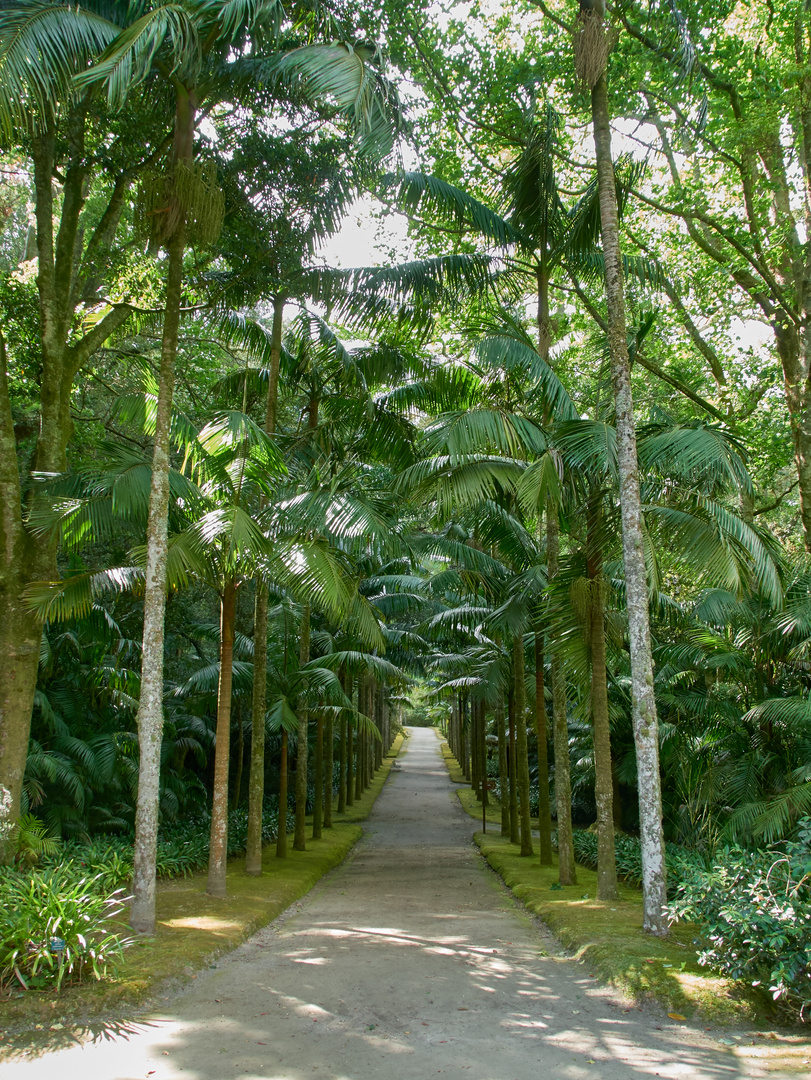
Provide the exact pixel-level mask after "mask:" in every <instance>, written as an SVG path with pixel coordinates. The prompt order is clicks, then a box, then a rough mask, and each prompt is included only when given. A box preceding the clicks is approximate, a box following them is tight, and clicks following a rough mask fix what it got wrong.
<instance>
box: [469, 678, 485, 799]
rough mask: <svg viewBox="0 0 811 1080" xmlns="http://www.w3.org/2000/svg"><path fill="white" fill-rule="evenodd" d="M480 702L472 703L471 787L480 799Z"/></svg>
mask: <svg viewBox="0 0 811 1080" xmlns="http://www.w3.org/2000/svg"><path fill="white" fill-rule="evenodd" d="M479 758H480V753H479V704H478V702H477V701H475V700H474V701H471V703H470V787H471V790H472V791H473V792H474V794H475V795H476V798H477V799H478V800H481V797H482V789H481V777H480V776H479Z"/></svg>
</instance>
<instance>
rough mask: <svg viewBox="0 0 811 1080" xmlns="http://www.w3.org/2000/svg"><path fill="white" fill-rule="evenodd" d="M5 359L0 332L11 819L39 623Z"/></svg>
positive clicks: (1, 706)
mask: <svg viewBox="0 0 811 1080" xmlns="http://www.w3.org/2000/svg"><path fill="white" fill-rule="evenodd" d="M6 363H7V357H6V348H5V341H4V339H3V336H2V333H0V611H2V613H3V618H2V620H0V664H2V667H0V783H1V784H2V785H3V786H4V787H5V788H6V790H7V791H8V792H9V793H10V795H11V808H12V817H13V818H14V819H16V818H18V817H19V814H20V801H21V795H22V786H23V776H24V773H25V763H26V758H27V755H28V737H29V733H30V730H31V711H32V708H33V702H34V691H35V688H36V683H37V668H38V665H39V645H40V641H41V638H42V626H41V624H40V622H39V620H38V619H36V618H35V617H34V616H33V615H32V614H31V613H30V612H28V611H26V609H25V605H24V604H23V601H22V592H23V589H24V588H25V585H26V584H27V581H26V577H27V574H26V564H27V562H28V557H29V554H30V551H29V549H30V543H29V538H28V536H27V534H26V532H25V529H24V528H23V525H22V495H21V491H20V475H19V469H18V464H17V444H16V439H15V437H14V420H13V418H12V414H11V400H10V398H9V393H8V377H7V373H6ZM0 854H2V853H0Z"/></svg>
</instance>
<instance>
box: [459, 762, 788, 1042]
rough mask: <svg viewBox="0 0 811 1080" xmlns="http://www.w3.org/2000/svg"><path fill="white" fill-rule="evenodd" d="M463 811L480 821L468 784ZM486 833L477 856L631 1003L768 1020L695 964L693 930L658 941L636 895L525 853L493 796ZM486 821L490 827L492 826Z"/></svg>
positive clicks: (720, 1017) (746, 994) (748, 999)
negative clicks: (564, 875) (567, 881)
mask: <svg viewBox="0 0 811 1080" xmlns="http://www.w3.org/2000/svg"><path fill="white" fill-rule="evenodd" d="M442 753H443V756H444V758H445V761H446V762H447V763H448V771H449V773H450V777H451V780H454V781H456V782H463V777H462V774H461V769H460V768H459V765H458V763H457V761H456V759H455V758H454V757H453V755H452V754H451V752H450V750H449V749H448V746H447V743H443V745H442ZM456 794H457V797H458V798H459V802H460V803H461V805H462V807H463V809H464V810H465V811H466V812H467V813H468V814H470V816H471V817H473V818H476V819H477V820H478V821H479V822H480V821H481V804H480V803H479V802H478V800H477V799H476V796H475V794H474V792H473V791H471V790H470V788H459V789H457V792H456ZM487 823H488V831H487V833H486V834H484V833H482V832H477V833H476V834H475V836H474V839H475V841H476V843H477V844H478V846H479V848H480V850H481V852H482V855H483V856H484V858H485V859H486V860H487V862H488V863H489V864H490V866H491V867H492V868H493V869H494V870H495V871H496V873H497V874H498V875H499V876H500V877H501V878H502V880H503V881H504V883H505V884H506V885H507V886H508V888H509V889H510V890H511V892H512V893H513V894H514V895H515V896H516V897H517V898H518V899H519V900H520V901H521V902H522V903H523V904H524V905H525V906H526V907H527V908H528V909H529V910H530V911H531V912H532V913H533V914H535V915H537V916H539V917H540V918H541V919H542V920H543V921H544V922H545V923H546V925H547V926H548V927H549V928H550V930H552V931H553V933H554V934H555V935H556V936H557V937H558V938H559V939H560V941H561V943H562V944H563V946H564V947H565V948H566V949H567V950H569V951H570V952H572V953H574V955H575V957H576V958H577V959H578V960H580V961H582V962H583V963H584V964H585V965H586V966H587V967H588V968H589V970H591V971H592V972H593V973H594V974H595V975H597V976H599V978H601V979H602V980H603V981H604V982H606V983H608V984H610V985H611V986H614V987H616V988H617V989H618V990H619V991H621V992H622V993H623V994H624V995H626V996H627V997H628V998H630V999H633V1000H634V1001H636V1002H639V1003H641V1002H643V1001H654V1002H656V1003H657V1004H659V1005H661V1006H662V1007H664V1008H665V1009H666V1011H667V1012H669V1013H672V1014H675V1015H677V1016H680V1017H685V1018H687V1019H700V1020H701V1021H704V1022H709V1023H714V1024H724V1025H727V1024H746V1025H753V1024H758V1023H766V1024H768V1023H774V1016H773V1014H771V1013H770V1012H769V1000H768V998H766V997H765V995H761V994H758V993H757V992H756V991H754V990H752V989H750V988H749V987H746V986H744V985H742V984H739V983H735V982H733V981H732V980H729V979H725V978H722V977H721V976H719V975H715V974H713V973H712V972H711V971H708V970H707V969H706V968H702V967H700V966H699V965H698V962H697V959H696V951H695V948H694V947H693V936H694V931H693V930H691V928H690V927H689V926H688V925H682V924H679V925H677V926H675V927H673V929H672V930H671V933H670V935H669V936H668V937H667V938H665V939H664V940H662V939H659V938H655V937H652V936H651V935H650V934H646V933H645V932H644V931H643V929H642V894H641V892H640V890H639V889H637V888H634V887H632V886H629V885H622V884H621V885H620V887H619V892H620V899H619V900H617V901H615V902H611V903H604V902H602V901H597V900H596V899H595V896H596V893H597V874H596V872H595V871H593V870H589V869H587V868H585V867H583V866H578V868H577V882H578V883H577V885H573V886H563V887H561V886H560V885H559V883H558V870H557V857H556V856H555V857H554V858H555V863H554V865H553V866H541V865H540V864H539V862H538V858H537V850H536V855H535V857H534V858H526V857H523V858H522V856H521V855H519V853H518V848H517V847H516V845H514V844H510V842H509V840H508V839H507V838H506V837H502V836H501V835H500V824H501V809H500V806H499V804H498V803H497V802H495V800H493V801H492V802H491V804H490V806H489V807H488V810H487ZM491 825H492V831H491V829H490V826H491Z"/></svg>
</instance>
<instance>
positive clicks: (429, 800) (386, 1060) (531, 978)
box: [0, 729, 808, 1080]
mask: <svg viewBox="0 0 811 1080" xmlns="http://www.w3.org/2000/svg"><path fill="white" fill-rule="evenodd" d="M472 831H473V823H472V822H471V819H470V818H468V817H467V815H465V814H464V813H463V812H462V810H461V809H460V807H459V806H458V803H457V800H456V798H455V796H454V794H453V785H452V784H451V783H450V781H449V780H448V777H447V773H446V770H445V768H444V765H443V763H442V759H441V756H440V753H439V744H438V742H437V739H436V736H435V734H434V733H433V731H430V730H421V729H416V730H414V731H413V733H412V736H411V738H410V739H409V741H408V743H407V750H406V752H405V754H404V755H403V756H401V758H400V759H399V762H398V763H397V765H396V766H395V768H394V770H393V771H392V775H391V779H390V780H389V782H388V783H387V784H386V786H385V788H384V790H383V793H382V794H381V796H380V798H379V799H378V801H377V803H376V805H375V808H374V811H373V813H372V815H371V817H370V818H369V821H368V823H367V827H366V833H365V837H364V839H363V840H362V841H361V844H360V845H359V846H358V848H356V850H355V853H354V854H353V856H352V857H350V859H349V860H348V861H347V862H346V863H345V864H344V865H343V866H342V867H340V868H339V869H338V870H336V871H334V872H333V873H332V874H330V875H329V876H328V877H327V878H326V879H325V880H324V881H323V882H322V883H321V884H320V885H319V886H317V887H316V888H315V889H314V890H313V891H312V892H311V893H310V894H309V896H308V897H307V898H306V899H305V900H303V901H301V902H299V903H298V904H296V905H294V907H293V908H291V909H290V910H289V911H288V912H287V913H286V914H285V915H284V916H282V918H281V919H279V920H277V922H275V923H273V924H272V925H271V926H269V927H267V928H266V929H265V930H263V931H261V932H260V933H259V934H257V935H256V936H255V937H253V938H252V939H251V940H250V941H249V942H247V943H246V944H245V945H243V946H242V947H241V948H239V949H237V950H236V951H235V952H233V953H232V954H231V955H230V956H228V957H226V958H224V959H223V960H221V961H219V962H218V963H217V964H216V965H215V966H214V967H213V968H212V969H211V970H208V971H206V972H205V973H204V974H201V975H200V976H199V977H198V978H197V979H196V980H195V982H194V983H193V984H192V985H191V986H190V987H189V988H187V989H185V990H184V991H183V992H182V993H180V994H179V995H178V996H177V997H175V998H173V999H172V1000H171V1001H168V1002H167V1003H166V1004H165V1006H164V1008H165V1011H164V1012H162V1013H156V1014H154V1015H153V1016H152V1017H151V1018H149V1019H146V1020H141V1021H139V1022H138V1023H136V1024H133V1025H131V1029H130V1030H129V1031H128V1032H126V1033H119V1034H115V1035H114V1034H112V1033H110V1032H108V1033H107V1034H106V1035H105V1037H103V1038H100V1039H98V1040H97V1041H96V1042H94V1043H89V1044H86V1045H84V1046H76V1047H72V1048H70V1049H68V1050H63V1051H59V1052H56V1053H52V1054H46V1055H44V1056H43V1057H40V1058H37V1059H34V1060H30V1059H29V1060H25V1061H17V1062H13V1063H6V1064H3V1065H0V1077H2V1080H46V1078H47V1080H74V1078H76V1080H79V1078H81V1080H141V1078H145V1077H153V1078H154V1080H180V1078H185V1080H236V1078H247V1080H260V1078H263V1080H302V1078H304V1077H308V1078H311V1077H318V1076H320V1077H323V1078H325V1080H327V1078H329V1080H416V1078H419V1080H429V1078H431V1077H443V1078H444V1077H449V1078H454V1080H457V1078H468V1080H580V1078H589V1080H591V1078H593V1080H631V1078H635V1077H639V1078H640V1080H641V1078H647V1077H653V1076H661V1077H671V1078H679V1077H685V1078H689V1080H734V1078H737V1077H758V1076H763V1075H766V1074H767V1073H766V1072H765V1071H763V1069H762V1067H761V1064H760V1063H759V1061H758V1059H752V1058H751V1057H749V1056H748V1054H747V1053H746V1052H744V1050H743V1046H742V1045H739V1043H742V1040H740V1037H738V1039H739V1042H738V1043H736V1039H735V1038H731V1037H730V1036H729V1035H728V1033H726V1032H722V1033H715V1034H713V1033H710V1034H707V1033H705V1032H702V1031H700V1030H694V1029H692V1028H690V1027H688V1026H686V1025H684V1024H680V1023H675V1022H673V1021H671V1020H669V1019H667V1017H666V1016H664V1014H662V1013H657V1012H651V1011H646V1012H641V1011H640V1010H638V1009H630V1010H629V1009H627V1008H625V1007H624V1006H623V1004H622V1002H620V1001H618V1000H617V999H615V998H614V997H613V996H612V994H611V993H610V992H609V991H607V990H605V989H604V988H601V987H599V986H597V985H596V984H595V982H594V980H593V979H590V978H589V977H588V975H587V973H586V972H585V971H584V969H583V967H582V966H581V965H579V964H577V963H575V962H574V961H573V960H569V959H566V958H565V957H563V956H562V955H560V954H558V953H556V950H555V947H554V944H553V943H552V942H551V941H550V940H549V939H548V938H547V936H545V934H544V932H543V930H542V929H540V928H539V927H537V926H536V925H534V924H533V922H532V921H531V920H530V919H529V918H528V917H527V916H526V914H525V913H524V912H523V911H522V910H521V909H519V908H518V907H517V906H516V905H515V904H514V903H513V901H512V900H511V898H510V897H509V895H508V894H507V892H506V890H505V889H504V888H503V887H502V886H501V885H500V884H499V883H498V881H497V880H496V878H495V877H494V875H493V874H492V873H491V872H490V871H489V869H488V868H487V867H486V866H485V865H484V863H483V861H482V860H481V858H480V857H479V856H478V855H477V853H476V851H475V848H474V847H473V845H472V843H471V833H472ZM722 1038H724V1039H726V1040H727V1042H730V1043H734V1044H735V1045H726V1044H725V1043H723V1042H722V1041H721V1039H722ZM762 1064H763V1065H764V1066H765V1061H763V1062H762ZM768 1075H769V1076H770V1077H772V1078H774V1080H777V1078H782V1077H786V1076H789V1075H792V1076H795V1077H796V1076H797V1075H799V1074H798V1073H797V1072H796V1071H791V1072H786V1071H782V1072H781V1071H775V1070H774V1068H773V1067H772V1068H771V1069H769V1070H768ZM806 1075H808V1074H807V1073H806Z"/></svg>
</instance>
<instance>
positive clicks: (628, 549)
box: [581, 0, 667, 936]
mask: <svg viewBox="0 0 811 1080" xmlns="http://www.w3.org/2000/svg"><path fill="white" fill-rule="evenodd" d="M581 18H584V19H598V20H600V26H601V28H602V29H603V32H605V4H604V0H595V2H594V5H593V11H589V12H583V13H582V14H581ZM591 116H592V125H593V128H594V145H595V153H596V162H597V183H598V191H599V198H600V220H601V225H602V238H603V257H604V260H605V291H606V302H607V306H608V346H609V353H610V356H611V380H612V383H613V386H614V406H615V413H616V427H617V461H618V468H619V476H620V509H621V513H622V552H623V562H624V565H625V591H626V602H627V609H628V635H629V639H630V652H631V699H632V706H633V722H634V741H635V744H636V761H637V781H638V787H639V832H640V841H641V847H642V903H643V926H644V928H645V930H647V931H649V932H650V933H652V934H657V935H659V936H664V935H665V934H666V933H667V920H666V917H665V914H664V907H665V905H666V903H667V881H666V873H665V857H664V855H665V847H664V834H663V831H662V792H661V779H660V775H659V724H658V717H657V714H656V699H655V697H654V692H653V661H652V657H651V644H650V623H649V613H648V588H647V574H646V569H645V554H644V548H643V541H642V507H641V500H640V494H639V473H638V463H637V452H636V431H635V427H634V410H633V397H632V394H631V368H630V363H629V360H628V339H627V328H626V322H625V287H624V282H623V275H622V255H621V252H620V240H619V215H618V211H617V192H616V183H615V178H614V166H613V162H612V160H611V126H610V116H609V111H608V84H607V81H606V76H605V72H604V71H603V73H602V74H601V75H600V77H599V79H598V80H597V82H596V83H595V84H594V86H593V87H592V90H591Z"/></svg>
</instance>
